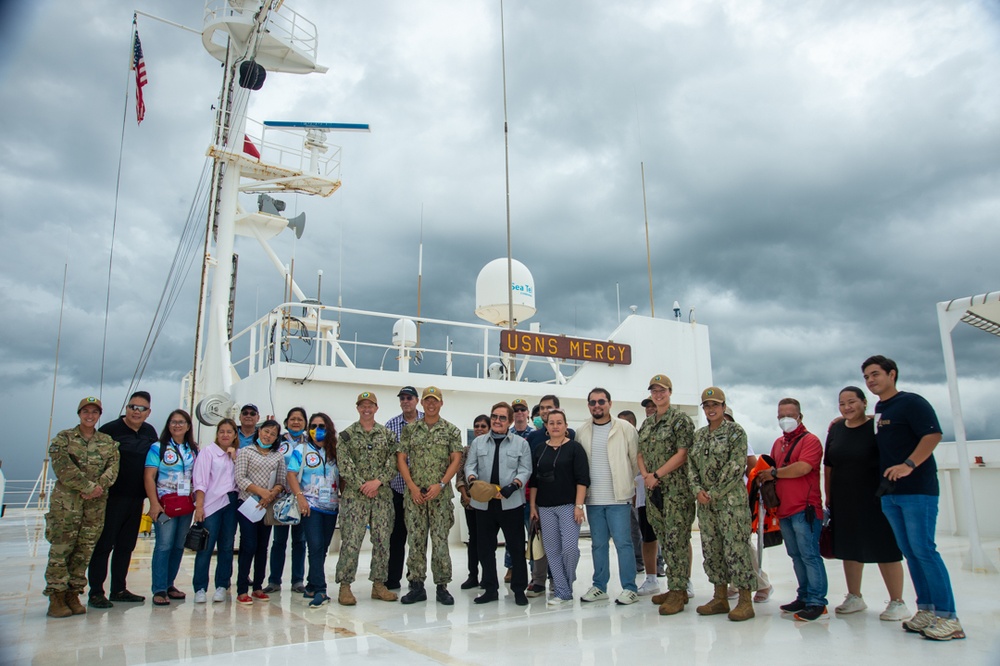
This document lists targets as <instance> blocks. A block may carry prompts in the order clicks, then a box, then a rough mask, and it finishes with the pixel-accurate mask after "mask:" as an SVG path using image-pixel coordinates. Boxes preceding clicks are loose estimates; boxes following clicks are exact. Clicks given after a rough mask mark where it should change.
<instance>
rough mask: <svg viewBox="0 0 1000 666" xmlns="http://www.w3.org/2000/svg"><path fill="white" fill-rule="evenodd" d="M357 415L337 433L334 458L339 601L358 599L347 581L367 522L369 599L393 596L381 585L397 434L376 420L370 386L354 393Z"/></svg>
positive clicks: (385, 564) (389, 528)
mask: <svg viewBox="0 0 1000 666" xmlns="http://www.w3.org/2000/svg"><path fill="white" fill-rule="evenodd" d="M355 404H356V406H357V409H358V420H357V421H356V422H354V423H352V424H351V425H349V426H347V428H345V429H344V430H342V431H341V432H340V442H339V445H338V447H337V458H338V461H339V463H340V487H341V492H342V496H341V499H340V533H341V539H342V541H341V545H340V558H339V559H338V560H337V582H338V583H340V596H339V597H338V602H339V603H340V605H342V606H353V605H354V604H356V603H357V599H355V598H354V594H353V593H352V592H351V583H353V582H354V576H355V574H356V573H357V571H358V555H359V554H360V552H361V542H362V541H363V540H364V538H365V527H366V526H370V527H371V534H370V537H369V538H370V539H371V543H372V561H371V571H370V572H369V574H368V580H370V581H372V599H379V600H381V601H395V600H396V595H395V593H393V592H390V591H389V590H387V589H386V587H385V579H386V576H387V575H388V572H389V536H390V535H391V534H392V521H393V507H392V490H391V489H390V488H389V480H390V479H392V477H394V476H395V475H396V473H397V472H396V446H397V441H396V435H394V434H393V432H392V431H391V430H389V429H388V428H386V427H385V426H384V425H381V424H379V423H376V422H375V412H377V411H378V398H376V397H375V394H374V393H372V392H370V391H365V392H363V393H361V394H360V395H358V400H357V402H356V403H355Z"/></svg>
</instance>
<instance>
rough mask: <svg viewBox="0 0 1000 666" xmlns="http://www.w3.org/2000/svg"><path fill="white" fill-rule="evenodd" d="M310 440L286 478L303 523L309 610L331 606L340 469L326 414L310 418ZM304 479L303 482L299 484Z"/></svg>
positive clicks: (291, 458)
mask: <svg viewBox="0 0 1000 666" xmlns="http://www.w3.org/2000/svg"><path fill="white" fill-rule="evenodd" d="M308 432H309V440H308V441H307V442H306V443H304V444H299V445H298V446H296V447H295V448H294V449H292V452H291V455H290V456H289V459H288V474H287V475H286V478H287V482H288V489H289V491H290V492H291V493H292V494H293V495H295V497H296V500H297V502H298V505H299V512H300V513H301V514H302V521H301V523H300V525H301V527H302V532H303V533H304V534H305V537H306V547H307V548H308V558H309V575H308V576H307V577H306V589H305V593H304V594H305V596H306V597H307V598H311V599H312V601H310V602H309V606H310V608H319V607H320V606H323V605H324V604H326V603H329V601H330V597H328V596H327V594H326V572H325V569H324V567H325V566H326V554H327V551H328V550H329V548H330V541H331V540H332V539H333V531H334V530H335V529H336V527H337V512H338V510H339V507H340V497H339V494H340V487H339V486H340V472H339V470H338V469H337V431H336V428H334V425H333V420H332V419H330V417H329V416H327V415H326V414H324V413H323V412H317V413H316V414H313V415H312V416H311V417H310V418H309V430H308ZM300 476H301V480H300Z"/></svg>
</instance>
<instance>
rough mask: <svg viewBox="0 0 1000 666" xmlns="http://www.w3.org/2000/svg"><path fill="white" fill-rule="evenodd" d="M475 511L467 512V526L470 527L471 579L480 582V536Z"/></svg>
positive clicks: (467, 510) (469, 510) (468, 510)
mask: <svg viewBox="0 0 1000 666" xmlns="http://www.w3.org/2000/svg"><path fill="white" fill-rule="evenodd" d="M477 513H479V512H478V511H476V510H475V509H466V510H465V524H466V525H468V526H469V578H472V579H474V580H479V534H478V533H477V529H476V525H477V523H476V514H477Z"/></svg>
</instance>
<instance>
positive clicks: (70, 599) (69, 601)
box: [63, 590, 87, 615]
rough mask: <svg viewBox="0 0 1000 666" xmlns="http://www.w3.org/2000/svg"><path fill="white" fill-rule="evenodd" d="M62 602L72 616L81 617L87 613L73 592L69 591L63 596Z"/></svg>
mask: <svg viewBox="0 0 1000 666" xmlns="http://www.w3.org/2000/svg"><path fill="white" fill-rule="evenodd" d="M63 600H64V601H65V602H66V606H68V607H69V609H70V610H71V611H72V612H73V615H83V614H84V613H86V612H87V609H86V608H84V606H83V604H81V603H80V598H79V596H78V595H77V593H76V592H74V591H73V590H69V591H68V592H66V593H65V594H63Z"/></svg>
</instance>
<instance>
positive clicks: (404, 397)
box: [399, 395, 417, 402]
mask: <svg viewBox="0 0 1000 666" xmlns="http://www.w3.org/2000/svg"><path fill="white" fill-rule="evenodd" d="M416 399H417V396H415V395H401V396H399V401H400V402H404V401H407V400H416Z"/></svg>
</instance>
